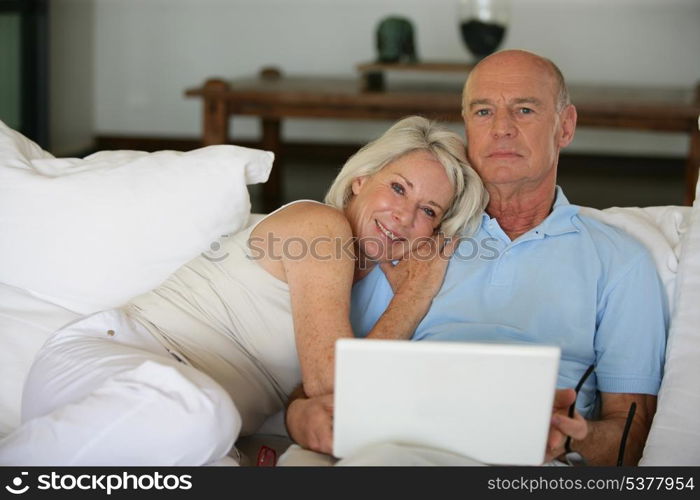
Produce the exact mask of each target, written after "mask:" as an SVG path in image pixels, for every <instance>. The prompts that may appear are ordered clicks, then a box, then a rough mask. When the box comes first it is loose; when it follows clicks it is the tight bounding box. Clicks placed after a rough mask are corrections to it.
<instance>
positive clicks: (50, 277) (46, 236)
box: [0, 122, 273, 314]
mask: <svg viewBox="0 0 700 500" xmlns="http://www.w3.org/2000/svg"><path fill="white" fill-rule="evenodd" d="M272 161H273V154H272V153H270V152H267V151H259V150H254V149H248V148H241V147H237V146H228V145H222V146H210V147H206V148H202V149H197V150H194V151H190V152H187V153H180V152H175V151H159V152H156V153H144V152H138V151H103V152H100V153H96V154H94V155H91V156H88V157H86V158H85V159H76V158H69V159H61V158H54V157H52V156H51V155H50V154H48V153H46V152H45V151H42V150H41V148H39V147H38V146H37V145H36V144H34V143H32V142H31V141H29V140H28V139H26V138H25V137H23V136H21V135H20V134H18V133H17V132H15V131H12V130H11V129H9V128H8V127H7V126H6V125H5V124H3V123H2V122H0V235H2V237H0V283H5V284H7V285H12V286H14V287H18V288H22V289H25V290H27V291H29V292H31V293H32V294H33V296H36V297H40V298H43V299H45V300H47V301H49V302H51V303H53V304H57V305H60V306H62V307H65V308H67V309H69V310H71V311H74V312H77V313H81V314H88V313H91V312H95V311H98V310H102V309H108V308H112V307H116V306H119V305H121V304H123V303H125V302H127V301H128V300H129V299H130V298H132V297H134V296H135V295H138V294H140V293H143V292H146V291H148V290H150V289H152V288H155V287H156V286H158V285H159V284H160V283H161V282H162V281H163V280H164V279H165V278H167V277H168V275H170V274H171V273H172V272H173V271H175V270H176V269H177V268H178V267H180V266H181V265H182V264H184V263H185V262H187V261H188V260H190V259H192V258H194V257H195V256H196V255H198V254H199V253H201V252H203V251H206V250H207V249H208V248H209V246H210V245H211V244H212V243H213V242H215V241H216V240H217V238H218V237H219V236H220V235H222V234H227V233H232V232H235V231H237V230H239V229H241V228H242V227H243V226H244V224H245V222H246V220H247V219H248V216H249V215H250V199H249V195H248V190H247V187H246V185H247V184H254V183H259V182H264V181H266V180H267V177H268V175H269V173H270V169H271V167H272Z"/></svg>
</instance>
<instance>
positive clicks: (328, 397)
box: [285, 394, 333, 455]
mask: <svg viewBox="0 0 700 500" xmlns="http://www.w3.org/2000/svg"><path fill="white" fill-rule="evenodd" d="M285 423H286V425H287V432H288V433H289V437H291V438H292V439H293V440H294V442H295V443H297V444H298V445H299V446H301V447H302V448H306V449H309V450H313V451H317V452H320V453H326V454H328V455H330V454H331V453H332V452H333V394H325V395H323V396H316V397H314V398H306V397H300V398H297V399H295V400H293V401H292V402H291V403H290V405H289V407H288V408H287V412H286V414H285Z"/></svg>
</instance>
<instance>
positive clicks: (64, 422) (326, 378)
mask: <svg viewBox="0 0 700 500" xmlns="http://www.w3.org/2000/svg"><path fill="white" fill-rule="evenodd" d="M485 196H486V195H485V194H484V191H483V187H482V184H481V181H480V180H479V178H478V176H477V175H476V173H475V172H474V171H473V170H472V169H471V168H470V167H469V166H468V165H467V164H466V158H465V148H464V144H463V142H462V141H461V139H460V138H459V136H457V135H456V134H454V133H452V132H450V131H448V130H446V129H444V128H442V127H440V126H438V125H436V124H434V123H431V122H429V121H427V120H426V119H424V118H420V117H410V118H406V119H404V120H401V121H399V122H398V123H397V124H395V125H394V126H393V127H391V128H390V129H389V130H388V131H387V132H386V133H385V134H384V135H382V136H381V137H380V138H379V139H377V140H376V141H374V142H372V143H370V144H368V145H367V146H365V147H364V148H362V149H361V150H360V151H359V152H358V153H357V154H355V155H354V156H353V157H352V158H350V159H349V160H348V162H347V163H346V164H345V166H344V167H343V169H342V170H341V172H340V174H339V175H338V177H337V178H336V180H335V181H334V183H333V185H332V186H331V188H330V190H329V192H328V195H327V196H326V203H325V204H322V203H318V202H313V201H298V202H294V203H291V204H288V205H286V206H284V207H282V208H280V209H278V210H277V211H275V212H273V213H271V214H270V215H268V216H267V217H265V218H264V219H263V220H262V221H260V222H258V223H257V224H256V225H254V226H252V227H250V228H248V229H246V230H244V231H242V232H240V233H238V234H236V235H233V236H232V237H230V238H229V239H228V241H227V242H226V243H225V245H224V248H223V249H222V251H223V252H224V253H226V254H227V257H226V258H225V259H217V260H216V261H214V260H211V259H207V258H205V257H198V258H197V259H195V260H193V261H191V262H190V263H188V264H186V265H184V266H183V267H182V268H180V269H179V270H178V271H177V272H176V273H175V274H174V275H172V276H171V277H170V278H169V279H168V280H166V281H165V282H164V283H163V284H162V285H161V286H160V287H158V288H157V289H155V290H153V291H151V292H149V293H147V294H144V295H142V296H139V297H137V298H135V299H133V300H132V301H131V302H130V303H129V304H128V305H127V306H126V307H124V308H122V309H119V310H112V311H105V312H102V313H98V314H96V315H93V316H90V317H87V318H85V319H82V320H80V321H78V322H77V323H74V324H72V325H70V326H68V327H67V328H65V329H63V330H61V331H59V332H57V333H56V334H54V335H53V336H52V338H51V339H50V340H49V341H48V342H47V344H46V345H45V346H44V347H43V348H42V350H41V351H40V353H39V354H38V356H37V359H36V361H35V363H34V365H33V367H32V370H31V373H30V375H29V377H28V380H27V382H26V384H25V389H24V398H23V399H24V402H23V419H24V423H23V424H22V425H21V426H20V427H19V428H18V429H17V430H16V431H15V432H14V433H13V434H11V435H10V436H8V437H7V438H6V439H5V440H4V441H3V442H2V443H0V464H13V465H20V464H22V465H39V464H46V465H78V464H82V465H110V464H120V465H127V464H128V465H194V464H205V463H209V462H212V461H215V460H218V459H220V458H221V457H223V456H224V455H226V454H227V453H228V452H229V450H230V449H231V446H232V445H233V443H234V442H235V440H236V439H237V438H238V436H239V435H245V434H249V433H252V432H255V431H256V429H257V428H258V427H259V426H260V425H261V423H262V422H263V421H264V419H265V418H266V417H268V416H270V415H272V414H274V413H276V412H278V411H279V410H280V409H281V408H283V406H284V404H285V403H286V401H287V399H288V397H289V395H290V394H291V393H292V391H293V390H294V388H295V387H297V386H298V385H299V384H302V387H303V389H304V392H305V393H306V394H307V395H309V396H314V395H320V394H326V393H329V392H332V390H333V364H334V345H335V341H336V340H337V339H339V338H344V337H352V336H353V332H352V328H351V325H350V320H349V303H350V291H351V287H352V284H353V283H354V282H355V281H357V280H359V279H362V277H364V276H365V275H366V274H367V273H368V272H369V271H370V270H371V269H372V266H374V265H376V264H377V263H380V264H381V263H387V262H390V261H400V263H399V266H401V267H402V275H403V276H404V279H403V281H402V283H401V285H400V286H399V287H398V289H397V290H396V294H395V296H394V299H393V301H392V303H391V305H390V307H389V308H388V310H387V311H386V313H385V314H384V316H383V317H382V318H381V320H380V321H379V322H378V323H377V324H376V326H375V328H374V329H373V330H372V332H371V333H370V334H369V337H374V338H385V339H407V338H410V336H411V335H412V333H413V331H414V329H415V327H416V326H417V324H418V323H419V322H420V320H421V318H422V317H423V316H424V315H425V313H426V312H427V310H428V308H429V306H430V303H431V300H432V298H433V296H434V295H435V294H436V293H437V291H438V289H439V288H440V286H441V283H442V279H443V276H444V272H445V268H446V266H447V259H446V258H445V255H449V253H450V252H451V251H452V249H453V247H454V243H448V242H447V240H446V238H445V236H452V235H454V234H456V233H457V232H458V231H459V230H461V229H462V228H463V227H464V226H465V225H469V224H470V223H472V222H473V221H474V219H475V218H477V217H478V216H479V214H480V213H481V210H482V209H483V206H484V204H485ZM412 252H422V257H423V258H420V259H410V258H408V257H409V255H410V254H411V253H412ZM105 286H109V284H108V283H106V284H105Z"/></svg>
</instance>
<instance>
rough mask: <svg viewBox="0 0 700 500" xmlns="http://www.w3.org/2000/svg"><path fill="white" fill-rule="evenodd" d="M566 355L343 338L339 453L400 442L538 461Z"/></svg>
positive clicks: (501, 459)
mask: <svg viewBox="0 0 700 500" xmlns="http://www.w3.org/2000/svg"><path fill="white" fill-rule="evenodd" d="M559 356H560V350H559V348H558V347H552V346H535V345H524V344H489V343H471V342H438V341H413V342H412V341H398V340H368V339H341V340H338V341H337V344H336V366H335V396H334V422H333V454H334V455H335V456H336V457H338V458H343V457H346V456H349V455H351V454H352V453H354V452H356V451H358V450H360V449H362V448H363V447H365V446H369V445H372V444H376V443H383V442H393V443H400V444H409V445H418V446H422V447H428V448H437V449H441V450H446V451H449V452H452V453H457V454H460V455H464V456H467V457H469V458H471V459H474V460H477V461H479V462H483V463H485V464H492V465H541V464H542V462H543V461H544V454H545V447H546V443H547V435H548V431H549V423H550V419H551V414H552V403H553V401H554V390H555V387H556V381H557V371H558V369H559Z"/></svg>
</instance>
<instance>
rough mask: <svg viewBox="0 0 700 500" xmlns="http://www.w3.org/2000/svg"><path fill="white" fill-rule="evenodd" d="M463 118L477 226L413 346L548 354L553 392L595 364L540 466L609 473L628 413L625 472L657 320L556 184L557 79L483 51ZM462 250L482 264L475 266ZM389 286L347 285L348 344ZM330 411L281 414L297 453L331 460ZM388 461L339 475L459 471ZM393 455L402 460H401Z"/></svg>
mask: <svg viewBox="0 0 700 500" xmlns="http://www.w3.org/2000/svg"><path fill="white" fill-rule="evenodd" d="M462 113H463V118H464V123H465V129H466V134H467V142H468V154H469V159H470V162H471V164H472V166H473V167H474V168H475V169H476V171H477V172H478V173H479V175H480V176H481V178H482V180H483V182H484V185H485V186H486V189H487V190H488V192H489V195H490V201H489V204H488V206H487V208H486V213H485V214H484V215H483V219H482V224H481V227H480V228H479V229H478V231H477V232H476V234H475V235H472V237H471V238H470V239H469V240H468V241H463V242H462V243H461V245H460V247H459V250H458V251H457V252H456V254H455V256H454V257H453V258H452V260H451V262H450V266H449V268H448V271H447V275H446V276H445V281H444V284H443V288H442V289H441V291H440V293H439V295H438V296H436V297H435V299H434V300H433V304H432V306H431V309H430V311H429V313H428V314H427V315H426V317H425V318H424V319H423V321H422V322H421V324H420V325H419V327H418V328H417V330H416V333H415V335H414V337H413V338H414V340H422V339H430V340H456V341H484V340H488V341H501V342H529V343H542V344H550V345H551V344H553V345H558V346H560V347H561V352H562V357H561V362H560V372H559V379H558V381H557V387H559V388H562V389H563V388H572V387H575V386H576V384H577V382H578V380H579V379H580V378H581V376H582V375H583V374H584V373H585V372H586V369H587V367H588V366H589V365H594V366H595V371H594V372H593V375H592V376H590V377H589V378H588V380H587V382H586V383H585V384H584V386H583V388H582V389H581V391H580V393H579V395H578V398H577V400H576V407H577V410H578V411H577V414H576V415H575V417H574V418H568V416H567V415H566V411H565V410H566V407H567V406H568V405H569V404H571V402H573V397H574V395H573V391H571V390H570V389H569V390H568V391H557V395H556V398H555V408H554V412H553V418H552V425H551V430H550V439H549V443H548V450H547V458H548V459H550V458H553V457H558V456H562V455H563V453H564V451H565V450H564V444H565V441H566V439H567V438H569V443H570V446H569V449H572V450H574V451H576V452H578V453H580V454H581V455H583V456H584V457H585V458H586V459H587V460H588V462H589V463H591V464H608V465H611V464H614V463H615V461H616V458H617V456H618V447H619V443H620V438H621V435H622V433H623V428H624V427H625V422H626V420H627V417H628V414H629V410H630V406H631V405H632V403H636V413H635V414H634V419H633V421H632V424H631V428H630V432H629V437H628V440H627V449H626V450H625V459H626V462H627V463H629V464H636V463H637V461H638V460H639V458H640V457H641V453H642V450H643V446H644V442H645V439H646V435H647V433H648V431H649V427H650V425H651V420H652V417H653V415H654V411H655V404H656V394H657V391H658V389H659V386H660V382H661V374H662V364H663V356H664V350H665V331H666V327H667V322H668V318H667V312H666V311H665V307H664V299H663V294H662V289H661V285H660V282H659V278H658V276H657V274H656V269H655V267H654V264H653V261H652V260H651V257H650V256H649V255H648V253H647V252H646V250H645V249H644V247H643V246H642V245H641V244H639V243H638V242H636V241H635V240H633V239H632V238H631V237H629V236H627V235H626V234H623V233H622V232H620V231H618V230H616V229H614V228H612V227H610V226H607V225H605V224H603V223H600V222H597V221H595V220H592V219H590V218H588V217H584V216H582V215H580V214H579V213H578V212H579V210H578V207H577V206H575V205H570V204H569V202H568V201H567V199H566V197H565V196H564V193H563V192H562V190H561V188H559V187H557V185H556V178H557V165H558V161H559V151H560V149H561V148H563V147H565V146H567V145H568V144H569V143H570V142H571V141H572V139H573V136H574V130H575V128H576V108H575V107H574V106H573V105H572V104H571V103H570V102H569V96H568V91H567V89H566V85H565V82H564V79H563V77H562V75H561V72H560V71H559V69H558V68H557V67H556V66H555V65H554V64H553V63H552V62H551V61H549V60H547V59H544V58H542V57H539V56H537V55H535V54H532V53H529V52H524V51H516V50H511V51H503V52H499V53H496V54H494V55H492V56H489V57H487V58H485V59H483V60H482V61H481V62H480V63H479V64H478V65H477V66H476V68H474V70H473V71H472V72H471V74H470V76H469V78H468V80H467V82H466V85H465V87H464V94H463V110H462ZM486 241H488V244H487V245H484V244H482V243H483V242H486ZM475 242H476V246H477V247H479V248H481V249H482V250H483V249H488V253H489V255H485V254H484V252H482V253H481V254H479V255H476V254H475V252H474V248H475ZM382 271H383V272H382ZM401 277H402V266H401V265H400V264H399V265H398V266H395V267H392V266H391V265H389V266H383V267H382V269H381V271H380V270H375V271H374V272H373V273H371V274H370V275H369V276H367V277H366V278H365V279H363V280H362V281H361V282H360V283H358V284H357V285H356V286H355V289H354V291H353V316H354V317H353V320H354V321H353V324H354V326H355V331H356V334H357V335H358V336H361V335H364V334H365V332H367V331H369V328H371V326H372V324H373V323H374V322H375V321H376V319H377V318H378V317H379V315H380V314H381V312H382V311H383V309H384V308H385V307H386V305H387V304H388V303H389V300H390V298H391V293H392V292H391V288H392V285H395V284H396V283H397V282H398V281H399V280H401ZM331 401H332V400H331V399H330V396H327V397H321V398H316V399H303V398H302V399H297V400H295V401H293V402H292V404H291V405H290V407H289V408H288V412H287V425H288V429H289V431H290V435H291V436H292V438H293V439H295V441H297V442H298V443H299V444H300V445H302V446H304V447H306V448H310V449H313V450H317V451H321V452H330V449H331V443H332V431H331V422H332V407H331V406H330V403H331ZM579 413H580V414H579ZM582 416H583V417H585V420H584V418H582ZM393 453H394V455H395V456H393V457H392V456H390V455H386V454H384V455H382V456H381V458H379V459H376V457H375V458H374V459H369V460H368V461H365V462H363V461H362V460H360V461H355V462H353V461H350V463H370V462H371V463H382V461H383V463H385V464H386V465H392V464H394V463H411V464H418V463H436V464H442V465H445V464H457V463H467V462H460V460H459V459H458V458H456V457H450V456H449V455H447V454H446V455H444V456H437V455H432V453H435V452H434V451H431V452H430V453H431V455H430V456H428V457H426V456H425V455H423V456H419V455H420V454H421V451H420V450H408V451H407V450H398V451H397V450H394V451H393ZM400 453H408V454H409V455H410V454H413V457H414V458H412V459H409V460H408V461H406V462H402V460H401V459H400V458H398V457H397V456H396V455H397V454H400ZM292 454H293V453H292ZM417 456H419V458H418V459H415V457H417ZM372 460H374V461H372Z"/></svg>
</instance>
